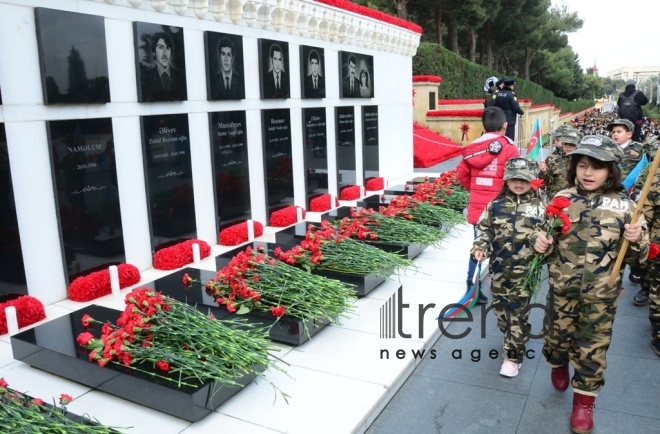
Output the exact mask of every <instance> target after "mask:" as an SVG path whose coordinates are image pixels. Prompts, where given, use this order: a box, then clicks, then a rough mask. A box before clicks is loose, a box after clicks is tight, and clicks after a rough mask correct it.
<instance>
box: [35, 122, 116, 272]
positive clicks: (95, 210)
mask: <svg viewBox="0 0 660 434" xmlns="http://www.w3.org/2000/svg"><path fill="white" fill-rule="evenodd" d="M47 126H48V138H49V144H50V157H51V165H52V166H51V167H52V173H53V183H54V184H55V188H56V191H55V198H56V200H57V214H58V222H59V229H60V239H61V240H62V251H63V258H64V261H65V264H63V266H64V268H65V271H66V273H65V274H66V276H67V279H68V281H69V282H71V281H72V280H74V279H75V278H76V277H78V276H80V275H85V274H88V273H90V272H92V271H96V270H98V269H102V268H107V267H109V266H110V265H114V264H117V263H122V262H126V257H125V254H124V236H123V226H122V221H121V210H120V206H119V187H118V182H117V162H116V158H115V146H114V139H113V133H112V119H110V118H101V119H78V120H67V121H49V122H48V123H47Z"/></svg>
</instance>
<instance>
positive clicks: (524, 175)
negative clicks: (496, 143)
mask: <svg viewBox="0 0 660 434" xmlns="http://www.w3.org/2000/svg"><path fill="white" fill-rule="evenodd" d="M538 177H539V163H537V162H536V161H535V160H532V159H531V158H527V157H513V158H509V159H508V160H507V162H506V164H505V165H504V180H505V181H508V180H509V179H524V180H525V181H532V180H534V179H536V178H538Z"/></svg>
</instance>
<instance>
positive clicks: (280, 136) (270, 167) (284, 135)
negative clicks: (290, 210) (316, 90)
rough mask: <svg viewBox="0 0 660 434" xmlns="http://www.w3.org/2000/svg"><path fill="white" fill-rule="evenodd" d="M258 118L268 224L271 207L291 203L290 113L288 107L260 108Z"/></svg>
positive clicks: (274, 207)
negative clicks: (259, 119) (259, 116)
mask: <svg viewBox="0 0 660 434" xmlns="http://www.w3.org/2000/svg"><path fill="white" fill-rule="evenodd" d="M261 122H262V131H263V140H262V145H263V154H264V173H265V175H266V177H265V180H264V182H265V184H264V185H265V192H266V209H267V210H268V212H267V213H266V216H267V217H266V220H267V221H266V224H268V223H269V220H270V215H271V213H272V212H273V211H274V210H275V209H277V208H278V207H281V206H282V205H293V204H294V197H293V160H292V155H291V113H290V112H289V109H271V110H262V111H261Z"/></svg>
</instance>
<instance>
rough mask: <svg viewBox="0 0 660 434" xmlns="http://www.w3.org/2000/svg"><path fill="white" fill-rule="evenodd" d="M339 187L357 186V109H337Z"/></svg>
mask: <svg viewBox="0 0 660 434" xmlns="http://www.w3.org/2000/svg"><path fill="white" fill-rule="evenodd" d="M335 138H336V143H337V147H336V149H337V170H338V172H339V173H338V175H337V183H338V187H343V186H345V185H356V183H357V172H356V162H355V158H356V157H355V107H352V106H349V107H335Z"/></svg>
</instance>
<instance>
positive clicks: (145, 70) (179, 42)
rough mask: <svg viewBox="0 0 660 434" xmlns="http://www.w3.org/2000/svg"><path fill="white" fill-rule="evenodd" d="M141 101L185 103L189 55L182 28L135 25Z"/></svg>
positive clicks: (138, 85)
mask: <svg viewBox="0 0 660 434" xmlns="http://www.w3.org/2000/svg"><path fill="white" fill-rule="evenodd" d="M133 33H134V38H135V69H136V70H137V92H138V101H140V102H156V101H185V100H187V99H188V90H187V87H186V53H185V46H184V44H183V28H182V27H174V26H165V25H161V24H153V23H142V22H135V23H133Z"/></svg>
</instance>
